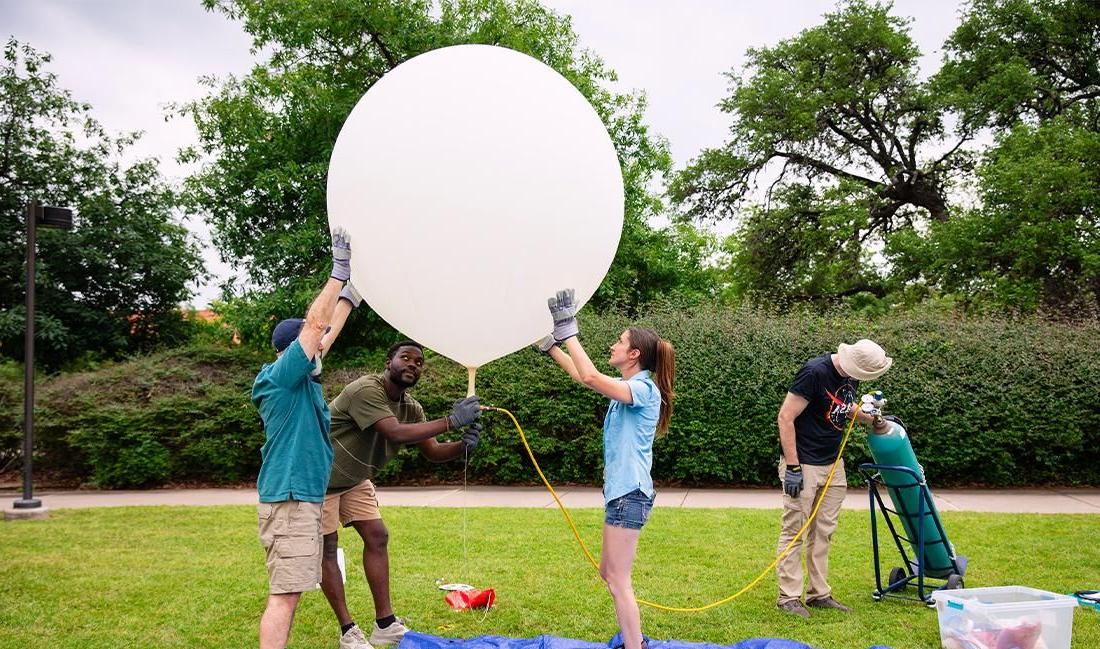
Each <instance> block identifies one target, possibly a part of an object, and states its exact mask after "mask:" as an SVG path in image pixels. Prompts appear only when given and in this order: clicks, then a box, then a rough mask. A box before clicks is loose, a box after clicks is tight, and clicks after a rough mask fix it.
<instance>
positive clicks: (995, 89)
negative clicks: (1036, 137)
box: [938, 0, 1100, 131]
mask: <svg viewBox="0 0 1100 649" xmlns="http://www.w3.org/2000/svg"><path fill="white" fill-rule="evenodd" d="M944 52H945V57H944V64H943V68H942V70H941V71H940V72H939V74H938V76H939V80H938V83H939V84H940V87H941V89H942V90H943V92H944V94H945V96H947V97H948V98H949V100H950V101H951V103H952V104H954V105H955V106H956V107H957V108H958V109H959V110H960V112H961V113H962V115H963V117H964V119H965V121H966V122H968V123H970V124H971V125H973V126H987V125H989V126H996V127H1000V128H1009V127H1011V126H1013V124H1014V123H1015V122H1016V121H1017V120H1020V119H1024V120H1029V121H1031V122H1033V123H1034V122H1037V121H1045V120H1049V119H1051V118H1053V117H1055V116H1058V115H1070V116H1073V118H1074V120H1075V121H1077V122H1078V123H1080V124H1082V125H1084V126H1087V127H1088V128H1090V129H1091V130H1094V131H1096V130H1100V108H1098V104H1097V99H1100V64H1098V62H1100V3H1097V2H1095V1H1094V0H971V2H970V4H969V6H968V7H967V8H966V11H965V13H964V16H963V19H962V22H961V23H960V25H959V26H958V27H957V28H956V29H955V31H954V32H953V33H952V34H951V36H950V37H949V38H948V39H947V42H946V43H945V45H944Z"/></svg>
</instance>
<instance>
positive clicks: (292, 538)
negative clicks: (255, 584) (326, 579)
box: [256, 500, 321, 595]
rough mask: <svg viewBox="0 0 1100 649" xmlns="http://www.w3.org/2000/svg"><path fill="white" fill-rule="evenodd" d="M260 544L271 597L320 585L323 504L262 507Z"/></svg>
mask: <svg viewBox="0 0 1100 649" xmlns="http://www.w3.org/2000/svg"><path fill="white" fill-rule="evenodd" d="M256 511H257V514H258V517H259V522H260V543H261V544H262V545H263V546H264V550H265V551H266V552H267V577H268V590H269V592H270V593H271V594H272V595H279V594H283V593H302V592H305V591H307V590H311V589H312V588H314V587H316V586H317V584H319V583H320V582H321V503H307V502H303V501H300V500H286V501H283V502H278V503H260V505H259V506H258V507H257V508H256Z"/></svg>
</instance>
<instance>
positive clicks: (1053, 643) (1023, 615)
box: [932, 586, 1077, 649]
mask: <svg viewBox="0 0 1100 649" xmlns="http://www.w3.org/2000/svg"><path fill="white" fill-rule="evenodd" d="M932 599H934V600H935V601H936V611H937V613H938V614H939V620H940V642H941V643H942V644H943V647H944V649H1070V646H1069V644H1070V638H1071V636H1072V635H1073V608H1074V607H1075V606H1077V599H1076V598H1074V597H1070V596H1068V595H1059V594H1057V593H1051V592H1047V591H1045V590H1039V589H1038V588H1028V587H1027V586H994V587H990V588H958V589H955V590H937V591H935V592H934V593H932Z"/></svg>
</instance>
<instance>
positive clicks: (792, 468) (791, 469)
mask: <svg viewBox="0 0 1100 649" xmlns="http://www.w3.org/2000/svg"><path fill="white" fill-rule="evenodd" d="M783 493H785V494H787V495H788V496H790V497H791V498H798V494H800V493H802V465H800V464H788V465H787V472H786V473H784V474H783Z"/></svg>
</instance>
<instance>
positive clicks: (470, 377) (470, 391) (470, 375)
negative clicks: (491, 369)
mask: <svg viewBox="0 0 1100 649" xmlns="http://www.w3.org/2000/svg"><path fill="white" fill-rule="evenodd" d="M466 377H467V380H466V396H468V397H472V396H474V384H475V383H476V380H477V368H476V367H467V368H466Z"/></svg>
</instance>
